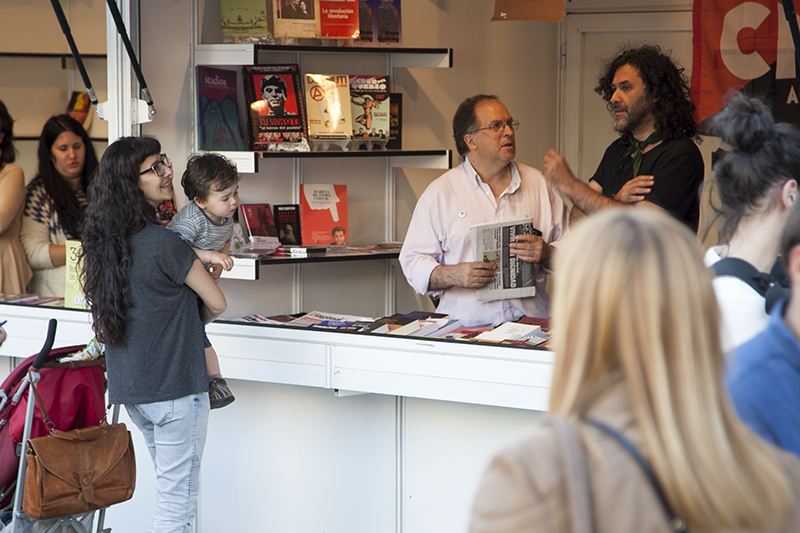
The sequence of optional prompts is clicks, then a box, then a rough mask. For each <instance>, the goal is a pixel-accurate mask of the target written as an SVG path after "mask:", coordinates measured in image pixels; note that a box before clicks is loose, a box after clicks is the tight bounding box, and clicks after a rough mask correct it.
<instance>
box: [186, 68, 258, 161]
mask: <svg viewBox="0 0 800 533" xmlns="http://www.w3.org/2000/svg"><path fill="white" fill-rule="evenodd" d="M197 96H198V98H197V103H198V105H199V109H198V110H197V113H198V114H197V116H198V117H199V122H198V128H199V130H200V131H199V132H198V134H199V137H200V139H199V141H200V149H201V150H219V151H231V150H245V149H246V147H245V143H244V139H242V124H241V121H240V120H239V103H238V98H237V96H236V72H234V71H231V70H223V69H219V68H213V67H198V68H197Z"/></svg>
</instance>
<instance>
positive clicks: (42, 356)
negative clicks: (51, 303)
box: [31, 318, 58, 372]
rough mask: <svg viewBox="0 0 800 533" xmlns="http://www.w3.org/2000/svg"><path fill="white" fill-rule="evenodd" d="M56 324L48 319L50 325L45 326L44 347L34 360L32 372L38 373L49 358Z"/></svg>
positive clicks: (53, 319) (53, 320) (54, 337)
mask: <svg viewBox="0 0 800 533" xmlns="http://www.w3.org/2000/svg"><path fill="white" fill-rule="evenodd" d="M56 324H58V322H57V321H56V319H55V318H51V319H50V323H49V324H48V325H47V338H46V339H45V341H44V346H42V350H41V351H40V352H39V355H37V356H36V359H34V361H33V364H32V365H31V366H32V367H33V371H34V372H38V371H39V369H40V368H42V366H43V365H44V364H45V363H46V362H47V358H48V357H49V356H50V350H51V349H52V348H53V342H55V340H56Z"/></svg>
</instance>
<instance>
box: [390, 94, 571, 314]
mask: <svg viewBox="0 0 800 533" xmlns="http://www.w3.org/2000/svg"><path fill="white" fill-rule="evenodd" d="M518 126H519V123H518V122H516V121H515V120H514V119H513V118H512V117H511V115H510V113H509V112H508V109H506V107H505V106H504V105H503V104H502V103H501V102H500V101H499V100H498V99H497V97H496V96H493V95H483V94H481V95H476V96H473V97H470V98H467V99H466V100H465V101H464V102H462V103H461V105H460V106H459V107H458V110H457V111H456V114H455V117H454V118H453V136H454V138H455V142H456V148H457V149H458V153H459V155H460V156H461V160H462V161H463V162H462V163H461V165H459V166H458V167H456V168H454V169H452V170H450V171H448V172H446V173H445V174H444V175H442V176H441V177H439V178H438V179H437V180H435V181H434V182H433V183H431V184H430V186H429V187H428V188H427V189H426V190H425V192H424V193H423V194H422V196H420V199H419V201H418V202H417V206H416V208H415V209H414V215H413V217H412V219H411V223H410V225H409V227H408V232H407V234H406V238H405V241H404V244H403V249H402V251H401V252H400V264H401V265H402V267H403V272H404V274H405V276H406V278H407V279H408V282H409V284H410V285H411V286H412V287H413V288H414V289H415V290H416V291H417V293H419V294H426V295H430V294H440V295H441V300H440V302H439V306H438V308H437V311H439V312H442V313H449V314H450V316H451V317H453V318H458V319H459V320H461V323H462V324H463V325H465V326H472V325H480V324H500V323H502V322H507V321H511V320H516V319H518V318H520V317H522V316H525V315H528V316H537V317H549V316H550V298H549V296H548V295H547V291H546V287H545V285H546V278H547V272H546V271H545V269H547V268H548V267H549V264H550V257H551V254H552V246H551V245H552V244H553V243H554V242H555V241H558V240H559V239H562V238H563V237H564V236H565V235H566V234H567V233H568V231H569V228H568V211H567V209H566V208H565V206H564V203H563V201H562V200H561V197H560V196H559V195H558V194H557V193H556V192H555V191H553V190H552V189H551V188H550V186H549V185H548V183H547V181H546V180H545V179H544V176H543V175H542V173H541V172H540V171H538V170H536V169H534V168H531V167H528V166H526V165H522V164H520V163H515V162H514V157H515V156H516V139H515V137H514V132H515V130H516V128H517V127H518ZM522 217H531V218H533V226H534V228H536V229H537V230H539V231H540V232H541V233H542V236H541V237H538V236H536V235H518V236H517V242H513V243H511V245H510V249H511V251H512V252H513V253H514V254H516V255H517V257H518V258H519V259H521V260H522V261H526V262H529V263H534V264H535V265H536V266H535V286H536V295H535V296H532V297H528V298H512V299H506V300H495V301H491V302H479V301H478V300H477V298H476V296H475V290H476V289H479V288H481V287H483V286H485V285H486V284H487V283H489V282H490V281H491V280H492V279H493V277H494V265H493V264H492V263H487V262H482V261H474V260H473V258H472V242H471V238H470V226H472V225H474V224H480V223H485V222H496V221H501V220H512V219H517V218H522Z"/></svg>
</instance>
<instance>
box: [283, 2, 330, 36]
mask: <svg viewBox="0 0 800 533" xmlns="http://www.w3.org/2000/svg"><path fill="white" fill-rule="evenodd" d="M319 4H320V0H272V17H273V18H272V26H273V31H274V35H275V38H276V39H277V40H278V41H280V42H282V43H285V42H286V41H287V39H291V38H311V39H314V38H319V36H320V6H319Z"/></svg>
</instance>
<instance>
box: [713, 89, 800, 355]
mask: <svg viewBox="0 0 800 533" xmlns="http://www.w3.org/2000/svg"><path fill="white" fill-rule="evenodd" d="M712 128H713V131H714V132H715V134H716V135H717V136H718V137H720V138H721V139H722V140H723V141H724V143H725V144H726V145H727V147H726V148H727V150H726V152H725V154H724V155H723V156H722V158H721V159H720V160H719V161H718V162H717V163H716V165H715V166H714V178H715V179H716V182H717V190H718V191H719V197H720V202H721V205H720V207H719V209H718V211H719V212H720V214H721V215H722V217H723V219H724V222H723V223H722V226H721V230H720V237H721V239H720V240H721V242H722V244H721V245H720V246H713V247H711V248H709V249H708V251H707V252H706V256H705V263H706V265H707V266H713V265H715V264H716V263H717V262H719V261H720V259H722V258H728V257H730V258H737V259H741V260H743V261H745V262H747V263H749V264H750V265H751V266H752V267H754V268H755V270H756V271H758V272H760V273H762V274H764V275H766V274H769V273H770V272H771V271H772V269H773V266H774V265H775V261H776V259H777V258H778V250H779V246H780V235H781V229H782V228H783V223H784V221H785V220H786V215H787V214H788V213H789V208H791V207H792V205H793V204H794V202H795V200H796V198H797V194H798V191H797V183H798V180H800V130H798V129H797V128H796V127H794V126H792V125H790V124H776V123H775V121H774V120H773V118H772V113H771V112H770V110H769V108H768V107H767V106H766V104H764V103H763V102H761V101H760V100H757V99H754V98H748V97H746V96H744V95H742V94H741V93H738V94H736V95H734V96H733V97H732V98H731V99H730V101H729V102H728V104H727V105H726V106H725V108H724V109H723V110H722V111H721V112H720V113H718V114H717V115H716V116H715V117H714V119H713V122H712ZM713 284H714V292H715V293H716V295H717V301H718V302H719V306H720V308H721V310H722V347H723V349H724V351H725V352H730V350H731V349H733V348H736V347H737V346H739V345H741V344H743V343H745V342H747V341H748V340H750V339H751V338H753V337H754V336H755V335H756V334H757V333H760V332H761V331H762V330H763V329H764V328H765V327H766V325H767V322H769V314H768V313H767V309H766V299H765V297H764V296H762V295H761V294H760V293H759V292H758V291H756V289H754V288H753V287H752V286H750V285H749V284H748V283H746V282H745V281H743V280H741V279H740V278H738V277H735V276H730V275H724V276H717V277H715V278H714V281H713Z"/></svg>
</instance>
